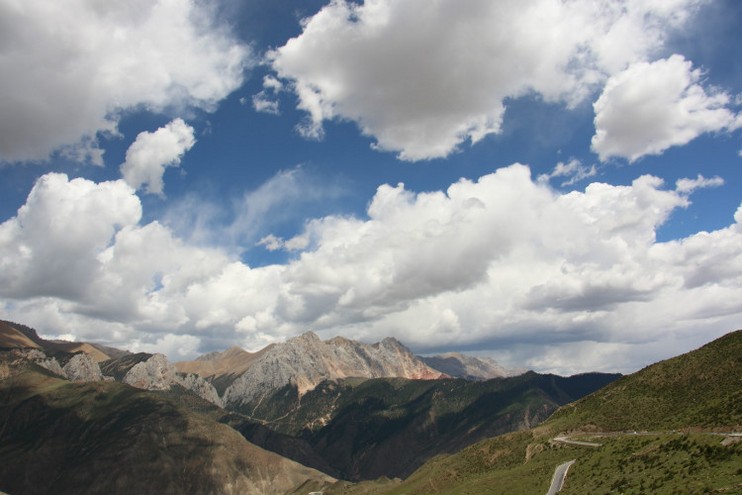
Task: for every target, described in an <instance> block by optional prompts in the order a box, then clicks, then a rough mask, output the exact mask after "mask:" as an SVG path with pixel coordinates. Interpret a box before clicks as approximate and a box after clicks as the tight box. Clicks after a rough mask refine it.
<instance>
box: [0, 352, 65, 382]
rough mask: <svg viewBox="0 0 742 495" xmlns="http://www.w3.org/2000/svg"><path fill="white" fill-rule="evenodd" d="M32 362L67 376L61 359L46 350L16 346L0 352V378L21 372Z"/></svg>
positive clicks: (56, 373)
mask: <svg viewBox="0 0 742 495" xmlns="http://www.w3.org/2000/svg"><path fill="white" fill-rule="evenodd" d="M30 363H33V364H35V365H36V366H40V367H41V368H44V369H46V370H48V371H51V372H52V373H54V374H55V375H59V376H61V377H64V376H65V374H64V371H63V370H62V366H61V365H60V364H59V361H57V360H56V359H54V358H53V357H50V356H47V355H46V353H45V352H44V351H42V350H40V349H33V348H15V349H10V350H7V351H4V352H1V353H0V379H5V378H8V377H10V376H13V375H15V374H17V373H20V372H21V371H23V370H25V369H26V368H27V367H28V365H29V364H30Z"/></svg>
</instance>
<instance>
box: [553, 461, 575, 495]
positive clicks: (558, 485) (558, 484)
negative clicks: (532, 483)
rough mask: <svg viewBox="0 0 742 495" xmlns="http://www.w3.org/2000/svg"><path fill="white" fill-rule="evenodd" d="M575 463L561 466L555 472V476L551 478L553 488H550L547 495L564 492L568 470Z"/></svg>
mask: <svg viewBox="0 0 742 495" xmlns="http://www.w3.org/2000/svg"><path fill="white" fill-rule="evenodd" d="M574 463H575V461H574V460H571V461H569V462H565V463H564V464H559V465H558V466H557V467H556V469H555V470H554V476H552V477H551V486H550V487H549V491H548V492H546V495H556V494H557V492H560V491H561V490H562V485H563V484H564V478H566V477H567V470H568V469H569V467H570V466H571V465H572V464H574Z"/></svg>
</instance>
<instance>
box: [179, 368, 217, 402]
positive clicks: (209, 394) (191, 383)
mask: <svg viewBox="0 0 742 495" xmlns="http://www.w3.org/2000/svg"><path fill="white" fill-rule="evenodd" d="M175 380H176V383H178V385H180V386H182V387H183V388H186V389H188V390H191V391H193V392H195V393H196V395H198V396H199V397H201V398H202V399H205V400H207V401H209V402H211V403H212V404H216V405H217V406H219V407H224V403H223V402H222V399H221V397H219V394H218V393H217V391H216V389H215V388H214V386H213V385H212V384H211V383H209V382H207V381H206V380H204V379H203V378H201V377H200V376H198V375H196V374H193V373H178V374H177V375H176V376H175Z"/></svg>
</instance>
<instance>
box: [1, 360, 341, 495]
mask: <svg viewBox="0 0 742 495" xmlns="http://www.w3.org/2000/svg"><path fill="white" fill-rule="evenodd" d="M6 369H9V368H8V366H7V363H6ZM0 397H2V400H1V401H0V424H2V425H3V427H2V431H0V490H2V491H6V492H8V493H12V494H13V495H22V494H37V493H57V494H66V493H70V494H72V493H75V494H77V493H112V494H115V493H160V494H181V493H191V494H231V493H234V494H238V493H239V494H242V493H255V494H280V493H285V492H286V491H289V490H290V489H291V488H292V487H295V486H297V485H299V484H301V483H303V482H304V481H306V480H315V481H324V482H327V481H329V480H330V478H329V477H327V476H325V475H323V474H322V473H319V472H317V471H315V470H312V469H309V468H306V467H304V466H301V465H299V464H297V463H295V462H293V461H290V460H288V459H285V458H282V457H280V456H278V455H276V454H274V453H271V452H267V451H265V450H263V449H261V448H259V447H256V446H254V445H252V444H250V443H249V442H247V441H246V440H245V439H244V438H243V437H242V436H241V435H240V434H239V433H237V432H236V431H234V430H233V429H231V428H229V427H228V426H226V425H223V424H219V423H218V422H217V421H215V419H213V417H212V415H210V414H201V413H198V412H195V408H193V407H191V406H189V405H188V401H182V400H178V399H177V398H175V397H174V396H173V395H172V394H170V395H164V394H161V393H155V392H149V391H144V390H140V389H136V388H133V387H130V386H127V385H125V384H120V383H112V382H96V383H71V382H69V381H66V380H63V379H60V378H58V377H55V376H52V375H51V374H50V373H48V372H47V371H46V370H44V369H42V368H38V367H36V366H35V365H34V364H32V363H26V364H25V365H21V366H20V367H19V366H18V365H17V363H16V364H14V365H13V367H12V368H11V369H10V376H6V377H5V379H4V380H2V381H0ZM196 400H199V399H197V398H196V397H193V396H190V399H189V401H191V402H192V401H196ZM201 407H202V408H203V409H205V410H210V409H211V410H213V409H215V408H214V407H213V406H210V405H209V404H208V403H206V402H203V403H202V404H201Z"/></svg>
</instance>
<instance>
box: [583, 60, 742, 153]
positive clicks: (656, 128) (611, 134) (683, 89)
mask: <svg viewBox="0 0 742 495" xmlns="http://www.w3.org/2000/svg"><path fill="white" fill-rule="evenodd" d="M701 78H702V73H701V71H700V70H699V69H693V66H692V64H691V62H690V61H687V60H685V59H684V58H683V57H682V56H681V55H673V56H671V57H670V58H667V59H663V60H658V61H656V62H652V63H647V62H640V63H636V64H633V65H631V66H630V67H628V68H627V69H626V70H624V71H622V72H620V73H618V74H616V75H615V76H613V77H611V78H610V79H609V80H608V82H607V83H606V85H605V88H604V90H603V94H601V95H600V98H598V100H597V101H596V102H595V104H594V108H595V136H593V139H592V149H593V150H594V151H595V152H597V153H598V155H599V156H600V159H601V160H606V159H608V158H610V157H613V156H621V157H626V158H628V159H629V160H630V161H635V160H638V159H639V158H641V157H642V156H644V155H658V154H661V153H662V152H663V151H665V150H666V149H667V148H670V147H671V146H679V145H683V144H686V143H688V142H690V141H691V140H693V139H695V138H696V137H698V136H700V135H701V134H703V133H706V132H716V131H722V130H733V129H735V128H737V127H740V126H741V125H742V116H740V115H735V114H734V113H732V112H731V111H730V110H729V109H728V108H727V106H728V105H729V103H730V97H729V95H728V94H726V93H724V92H721V91H714V90H712V91H711V92H710V93H708V92H707V91H706V89H704V88H703V86H701V84H700V83H701Z"/></svg>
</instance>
